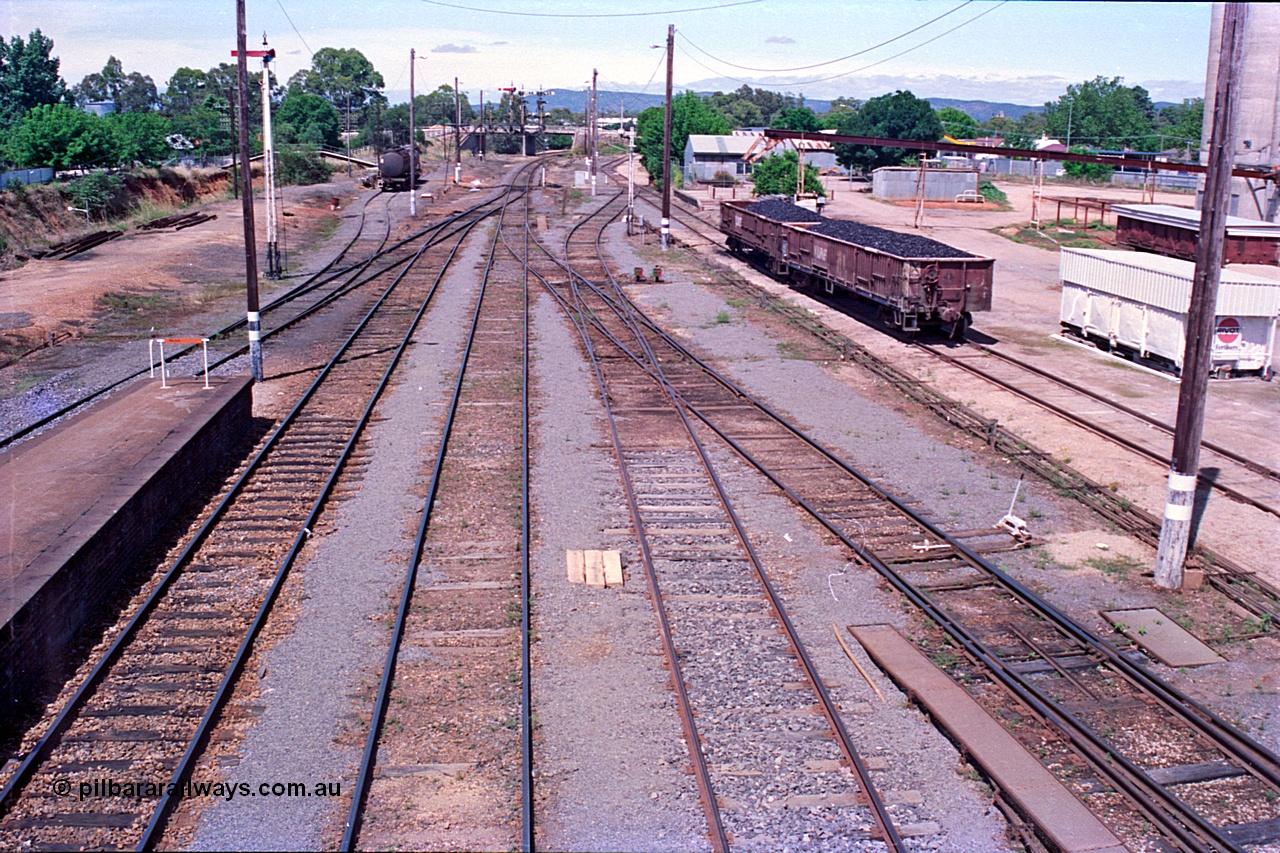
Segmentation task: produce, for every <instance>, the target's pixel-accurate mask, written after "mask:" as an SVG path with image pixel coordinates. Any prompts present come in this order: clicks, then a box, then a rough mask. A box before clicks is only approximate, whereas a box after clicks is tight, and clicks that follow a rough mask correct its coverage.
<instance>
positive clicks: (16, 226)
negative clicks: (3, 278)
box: [0, 169, 229, 269]
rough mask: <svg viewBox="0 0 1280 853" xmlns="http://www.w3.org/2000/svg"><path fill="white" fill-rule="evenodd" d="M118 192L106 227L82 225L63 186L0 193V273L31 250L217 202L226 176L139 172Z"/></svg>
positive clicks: (96, 223) (128, 176)
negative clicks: (198, 203)
mask: <svg viewBox="0 0 1280 853" xmlns="http://www.w3.org/2000/svg"><path fill="white" fill-rule="evenodd" d="M122 177H123V179H124V181H123V184H124V185H123V188H122V189H121V191H120V192H119V193H118V194H117V195H116V196H115V197H114V198H113V199H111V201H110V203H109V205H108V206H107V210H108V218H107V221H106V222H103V221H100V220H99V219H97V218H96V217H95V219H94V221H93V222H86V221H85V216H84V214H83V213H80V212H77V211H73V210H70V209H69V208H71V207H73V206H76V205H75V204H74V202H73V200H72V196H71V194H70V193H69V192H68V189H67V187H68V184H66V183H56V184H47V185H43V186H21V187H15V188H12V189H7V190H3V191H0V269H12V268H13V267H14V266H17V265H19V264H21V263H22V262H23V260H25V256H26V255H27V254H28V253H29V252H31V251H34V250H37V249H40V248H43V247H45V246H49V245H52V244H54V243H59V242H62V241H64V240H70V239H74V238H75V237H78V236H80V235H81V234H85V233H88V232H90V231H99V230H102V229H104V228H119V227H122V226H128V225H129V224H131V222H132V220H135V219H138V218H144V219H149V218H152V217H153V216H157V215H163V214H165V213H168V212H171V211H173V210H175V209H177V208H179V207H181V206H183V205H185V204H190V203H192V202H194V201H200V200H211V199H214V198H220V197H222V196H223V195H225V193H226V192H227V189H228V187H229V183H228V181H229V177H228V175H227V173H226V172H222V171H213V170H200V171H193V170H186V169H143V170H138V171H135V172H128V173H125V174H124V175H122Z"/></svg>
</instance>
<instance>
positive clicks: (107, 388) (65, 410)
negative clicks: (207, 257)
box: [0, 193, 390, 449]
mask: <svg viewBox="0 0 1280 853" xmlns="http://www.w3.org/2000/svg"><path fill="white" fill-rule="evenodd" d="M377 195H378V194H377V193H375V194H374V195H373V196H370V197H369V198H368V199H366V200H365V206H366V207H367V206H368V203H369V201H372V200H373V198H375V197H376V196H377ZM389 205H390V201H388V206H389ZM389 222H390V217H389V216H388V223H389ZM363 230H364V210H363V208H362V210H361V222H360V229H359V230H358V231H357V232H356V234H355V236H354V237H352V238H351V240H350V241H348V243H347V245H345V246H343V248H342V249H341V250H340V251H339V252H338V254H337V255H335V256H334V258H333V260H331V261H330V262H329V263H328V264H326V265H325V266H324V267H322V268H321V269H320V270H319V271H318V272H316V273H315V274H314V275H313V276H312V278H313V279H314V278H315V277H318V276H319V275H321V274H322V273H323V272H324V271H325V270H327V269H328V268H329V267H330V266H332V265H333V264H334V263H336V262H337V260H338V259H339V258H341V257H342V256H343V255H345V254H346V253H347V251H348V250H349V249H350V248H351V246H352V245H354V244H355V241H356V240H357V239H359V237H360V232H361V231H363ZM339 274H341V273H339ZM310 281H311V279H308V282H304V283H303V284H302V285H299V287H298V288H295V290H299V289H301V288H302V287H305V286H306V285H307V284H308V283H309V282H310ZM291 293H292V291H291ZM291 298H293V297H290V296H289V294H285V295H284V296H281V297H278V298H277V299H275V300H273V301H272V302H270V303H268V304H267V305H265V306H263V308H262V312H263V313H265V312H267V311H270V310H272V309H274V308H276V307H279V306H280V305H282V304H285V303H286V302H287V301H289V299H291ZM246 323H248V320H247V319H240V320H236V321H235V322H233V323H230V324H228V325H226V326H223V327H222V328H221V329H218V330H217V331H216V332H213V333H212V334H210V335H208V337H209V338H211V339H212V338H216V337H219V336H221V335H225V334H229V333H231V332H233V331H235V330H236V329H239V328H241V327H243V326H244V325H245V324H246ZM196 348H197V346H196V345H194V344H193V345H190V346H185V347H182V348H181V349H178V350H174V351H173V352H172V353H171V354H170V355H168V356H166V357H165V361H166V362H167V363H173V362H176V361H177V360H179V359H181V358H182V357H184V356H186V355H188V354H189V353H191V352H193V351H194V350H195V349H196ZM245 349H247V346H246V347H245ZM148 372H150V369H149V368H148V369H146V370H135V371H134V372H133V373H130V374H128V375H127V376H125V377H124V378H122V379H118V380H116V381H115V382H111V383H109V384H107V385H104V386H103V387H101V388H98V389H97V390H95V391H93V392H91V393H89V394H87V395H85V396H84V397H81V398H80V399H78V400H76V401H74V402H72V403H69V404H67V405H66V406H63V407H61V408H59V409H58V410H57V411H55V412H51V413H50V414H48V415H45V416H44V417H42V418H40V419H39V420H37V421H34V422H32V423H30V424H27V425H26V426H24V427H22V428H20V429H18V430H15V431H14V432H12V433H10V434H9V435H6V436H4V437H3V438H0V449H3V448H5V447H8V446H9V445H11V444H13V443H14V442H16V441H18V440H19V439H22V438H25V437H26V436H28V435H30V434H31V433H33V432H35V431H36V430H38V429H40V428H41V427H44V426H47V425H48V424H51V423H53V422H54V421H56V420H58V419H59V418H62V417H65V416H66V415H69V414H71V413H72V412H74V411H75V410H76V409H79V408H81V407H82V406H85V405H87V404H89V403H91V402H93V401H94V400H96V399H98V398H99V397H101V396H102V395H103V394H107V393H109V392H111V391H114V390H115V389H116V388H119V387H120V386H122V385H124V384H126V383H128V382H131V381H132V380H134V379H137V378H138V377H139V376H141V375H142V374H144V373H148Z"/></svg>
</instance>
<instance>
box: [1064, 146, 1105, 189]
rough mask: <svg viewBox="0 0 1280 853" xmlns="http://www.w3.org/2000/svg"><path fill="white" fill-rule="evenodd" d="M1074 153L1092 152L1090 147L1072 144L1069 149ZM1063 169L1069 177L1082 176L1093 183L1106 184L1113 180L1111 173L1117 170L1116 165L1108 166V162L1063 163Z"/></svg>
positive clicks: (1081, 177)
mask: <svg viewBox="0 0 1280 853" xmlns="http://www.w3.org/2000/svg"><path fill="white" fill-rule="evenodd" d="M1067 150H1068V151H1070V152H1071V153H1072V154H1092V153H1093V151H1091V150H1090V149H1088V148H1085V147H1084V146H1083V145H1072V146H1071V147H1070V148H1068V149H1067ZM1062 169H1063V171H1065V172H1066V173H1067V176H1068V177H1072V178H1080V179H1082V180H1086V181H1088V182H1089V183H1091V184H1105V183H1107V182H1108V181H1110V180H1111V175H1112V173H1113V172H1115V170H1116V168H1115V166H1108V165H1107V164H1106V163H1063V164H1062Z"/></svg>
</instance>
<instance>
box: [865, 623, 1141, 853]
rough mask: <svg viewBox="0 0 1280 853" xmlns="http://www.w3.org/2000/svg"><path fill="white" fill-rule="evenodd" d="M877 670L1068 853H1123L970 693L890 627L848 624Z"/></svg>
mask: <svg viewBox="0 0 1280 853" xmlns="http://www.w3.org/2000/svg"><path fill="white" fill-rule="evenodd" d="M849 632H850V633H851V634H853V636H854V637H855V638H857V640H858V642H859V643H861V644H862V647H863V648H864V649H866V650H867V653H868V654H869V655H871V657H872V659H873V660H875V662H876V664H877V665H878V666H880V667H881V668H882V669H883V670H884V671H885V672H887V673H888V674H889V675H890V676H891V677H892V678H893V680H894V681H895V682H897V683H898V684H899V685H901V686H902V687H903V689H905V690H906V691H907V693H909V694H910V695H911V696H912V697H914V698H915V699H916V701H918V702H920V704H922V705H923V706H924V707H925V709H926V710H928V712H929V713H930V715H932V716H933V718H934V719H935V720H936V721H937V722H938V724H939V725H941V726H942V727H943V728H945V729H946V730H947V731H948V732H950V733H951V735H952V736H953V737H954V738H955V739H956V740H957V741H959V742H960V743H962V744H964V749H965V752H966V753H967V754H968V755H969V757H970V759H971V760H973V761H974V762H975V763H976V764H978V765H979V766H980V767H981V768H982V769H983V771H984V772H986V773H987V775H988V776H990V777H991V778H992V779H993V780H994V781H995V782H996V784H997V785H998V786H999V787H1000V790H1002V791H1004V792H1005V795H1006V796H1008V797H1009V798H1011V799H1012V800H1013V801H1014V802H1015V803H1017V805H1018V808H1019V809H1020V810H1021V811H1022V812H1023V813H1024V814H1026V815H1027V816H1028V817H1029V818H1030V819H1031V820H1032V821H1033V822H1034V823H1035V824H1036V826H1038V827H1039V828H1040V829H1041V831H1043V832H1044V833H1045V835H1046V836H1048V837H1049V838H1050V839H1051V840H1052V841H1053V844H1054V845H1055V846H1056V848H1057V849H1059V850H1062V851H1063V853H1086V851H1088V852H1089V853H1121V852H1122V851H1123V850H1124V849H1125V847H1124V845H1123V844H1121V843H1120V840H1119V839H1118V838H1116V837H1115V835H1113V834H1112V833H1111V831H1110V830H1109V829H1107V828H1106V827H1105V826H1104V825H1103V824H1102V823H1101V822H1100V821H1099V820H1098V819H1097V818H1096V817H1094V815H1093V814H1092V813H1091V812H1090V811H1089V810H1088V809H1086V808H1085V807H1084V804H1083V803H1081V802H1080V801H1079V800H1077V799H1076V798H1075V796H1074V795H1073V794H1072V793H1071V792H1070V791H1068V790H1067V789H1066V788H1065V787H1064V786H1063V785H1062V783H1061V782H1059V781H1058V780H1057V779H1056V778H1055V777H1054V776H1053V774H1051V773H1050V772H1049V771H1048V770H1046V769H1045V768H1044V766H1043V765H1041V764H1040V762H1039V761H1037V760H1036V759H1035V757H1034V756H1032V755H1031V754H1030V753H1029V752H1027V751H1026V749H1024V748H1023V746H1022V744H1020V743H1019V742H1018V741H1017V740H1016V739H1015V738H1014V737H1013V735H1011V734H1009V732H1007V731H1006V730H1005V729H1004V727H1003V726H1001V725H1000V724H999V723H998V722H996V720H995V719H994V718H993V717H992V716H991V715H990V714H988V713H987V712H986V710H985V709H983V708H982V706H980V705H979V704H978V703H977V702H975V701H974V700H973V699H972V698H971V697H970V696H969V694H968V693H966V692H965V691H964V689H963V688H961V687H960V686H959V685H958V684H956V683H955V682H954V681H952V680H951V678H950V677H949V676H947V674H946V673H945V672H943V671H942V670H941V669H939V668H938V667H936V666H934V665H933V663H932V662H930V661H929V659H928V658H926V657H925V656H924V655H923V654H921V653H920V651H919V650H918V649H916V647H915V646H914V645H912V644H911V642H910V641H908V640H907V639H906V638H905V637H903V636H902V635H901V634H900V633H898V631H897V630H896V629H895V628H893V627H892V626H889V625H857V626H853V625H851V626H850V627H849Z"/></svg>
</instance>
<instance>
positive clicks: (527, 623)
mask: <svg viewBox="0 0 1280 853" xmlns="http://www.w3.org/2000/svg"><path fill="white" fill-rule="evenodd" d="M531 179H532V178H531ZM524 200H525V227H524V229H523V232H524V254H525V257H528V256H529V227H528V225H529V194H528V192H526V193H525V197H524ZM520 303H521V305H520V307H521V315H522V316H521V320H522V323H521V336H520V637H521V643H520V807H521V815H522V820H521V826H520V841H521V849H522V850H523V851H524V853H534V850H535V841H534V828H535V827H534V814H533V660H532V653H533V649H532V639H531V633H530V631H531V627H532V617H533V614H532V612H531V609H532V606H533V605H532V599H531V596H532V594H533V591H532V589H531V585H532V578H531V576H530V566H529V550H530V547H531V546H532V544H533V543H532V542H531V538H532V537H531V534H530V530H531V525H530V522H531V519H530V517H529V516H530V506H529V455H530V454H529V268H528V266H523V267H522V275H521V280H520Z"/></svg>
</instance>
